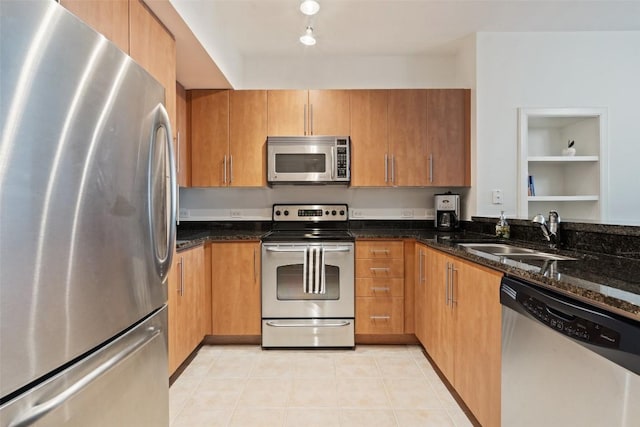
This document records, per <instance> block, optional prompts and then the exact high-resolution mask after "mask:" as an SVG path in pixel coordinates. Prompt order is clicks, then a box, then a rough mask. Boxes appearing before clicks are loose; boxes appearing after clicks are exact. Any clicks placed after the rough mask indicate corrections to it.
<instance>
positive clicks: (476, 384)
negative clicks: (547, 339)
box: [453, 260, 502, 426]
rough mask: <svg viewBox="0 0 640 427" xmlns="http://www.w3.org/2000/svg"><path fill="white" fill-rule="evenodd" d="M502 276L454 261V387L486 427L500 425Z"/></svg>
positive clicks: (495, 272)
mask: <svg viewBox="0 0 640 427" xmlns="http://www.w3.org/2000/svg"><path fill="white" fill-rule="evenodd" d="M501 277H502V274H501V273H498V272H497V271H492V270H488V269H485V268H482V267H479V266H476V265H473V264H469V263H467V262H464V261H460V260H456V261H455V272H454V293H453V298H454V300H455V301H456V302H455V312H456V315H455V317H456V328H455V350H456V351H455V361H454V364H455V367H456V368H455V380H454V381H453V386H454V388H455V389H456V391H457V392H458V394H460V396H461V397H462V399H463V400H464V401H465V403H466V404H467V406H468V407H469V409H470V410H471V412H473V414H474V415H475V416H476V418H477V419H478V421H479V422H480V424H482V425H483V426H497V425H500V375H501V374H500V364H501V357H500V355H501V342H500V340H501V335H500V331H501V307H500V298H499V289H500V280H501Z"/></svg>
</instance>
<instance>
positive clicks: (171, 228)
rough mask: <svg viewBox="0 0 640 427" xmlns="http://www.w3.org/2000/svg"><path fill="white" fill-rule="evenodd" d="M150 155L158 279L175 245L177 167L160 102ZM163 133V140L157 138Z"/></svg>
mask: <svg viewBox="0 0 640 427" xmlns="http://www.w3.org/2000/svg"><path fill="white" fill-rule="evenodd" d="M151 135H152V141H151V153H150V156H149V195H148V197H149V200H148V202H149V212H148V214H149V227H150V231H151V243H152V244H151V247H152V251H153V261H154V264H155V266H156V270H157V272H158V275H159V276H160V279H161V280H162V281H163V282H164V281H165V280H166V278H167V274H168V272H169V269H170V268H171V262H172V259H173V252H174V251H173V248H174V247H175V244H176V193H177V190H176V182H177V180H176V168H175V158H174V153H173V144H172V141H171V140H172V136H171V135H172V133H171V123H170V121H169V115H168V114H167V110H165V108H164V106H163V105H162V104H158V106H157V107H156V110H155V120H154V126H153V131H152V134H151ZM162 136H164V141H159V139H161V137H162Z"/></svg>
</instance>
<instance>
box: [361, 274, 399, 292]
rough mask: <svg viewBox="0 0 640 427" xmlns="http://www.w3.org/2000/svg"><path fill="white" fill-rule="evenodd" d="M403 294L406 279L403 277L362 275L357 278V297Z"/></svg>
mask: <svg viewBox="0 0 640 427" xmlns="http://www.w3.org/2000/svg"><path fill="white" fill-rule="evenodd" d="M402 296H404V280H403V279H402V278H390V279H386V278H384V279H380V278H372V277H360V278H358V279H356V297H402Z"/></svg>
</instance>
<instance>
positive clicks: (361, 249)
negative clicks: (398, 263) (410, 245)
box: [356, 240, 404, 259]
mask: <svg viewBox="0 0 640 427" xmlns="http://www.w3.org/2000/svg"><path fill="white" fill-rule="evenodd" d="M356 258H360V259H365V258H376V259H391V258H404V242H402V241H395V240H394V241H392V240H382V241H364V242H361V241H358V242H356Z"/></svg>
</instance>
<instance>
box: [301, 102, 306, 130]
mask: <svg viewBox="0 0 640 427" xmlns="http://www.w3.org/2000/svg"><path fill="white" fill-rule="evenodd" d="M302 120H303V122H302V123H303V124H304V135H306V134H307V104H304V113H303V118H302Z"/></svg>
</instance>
